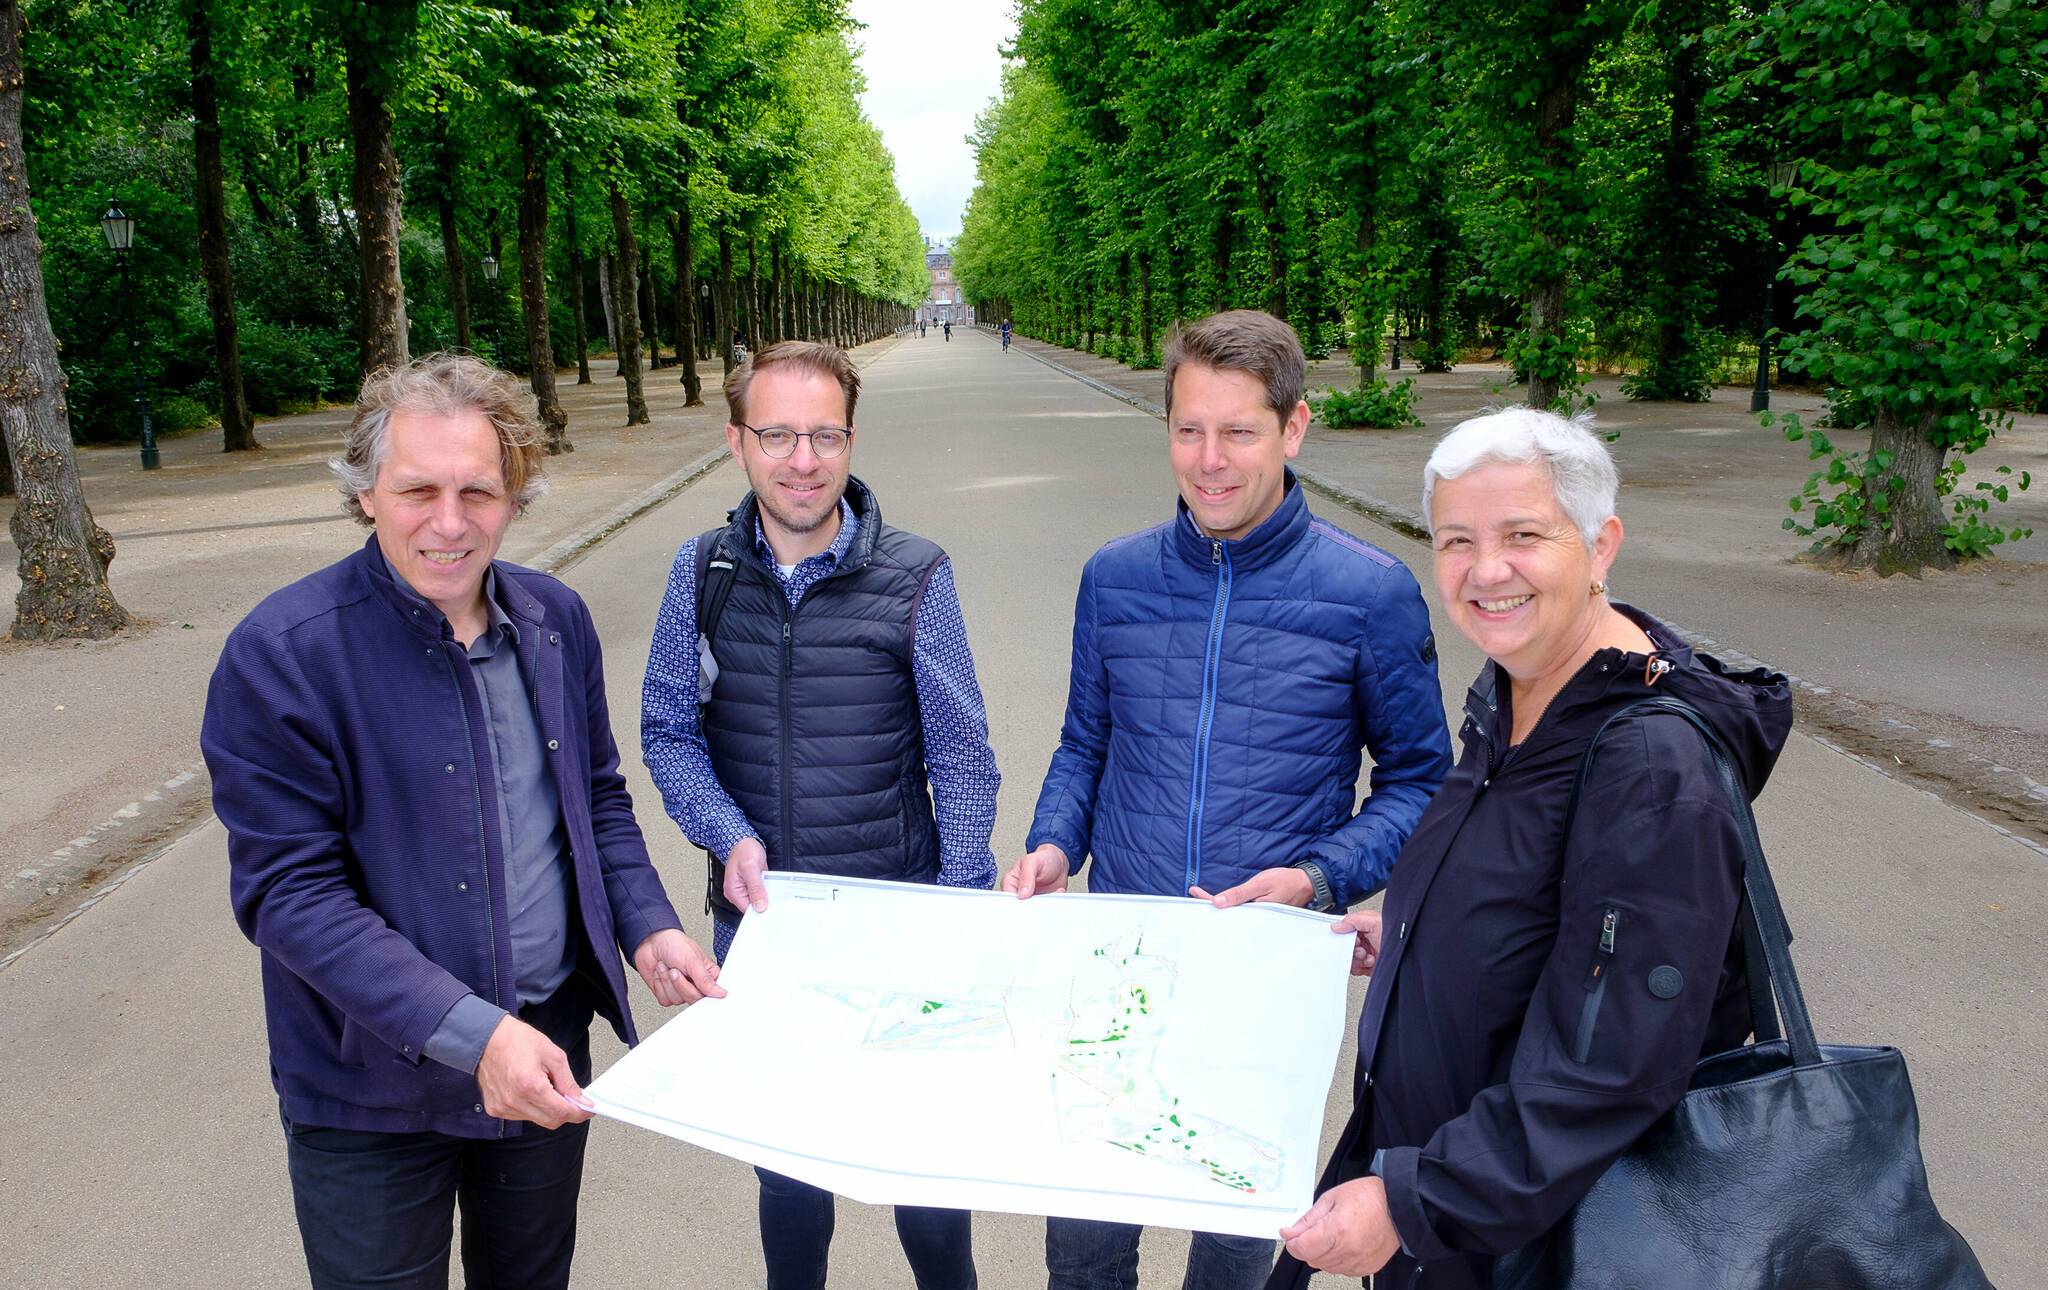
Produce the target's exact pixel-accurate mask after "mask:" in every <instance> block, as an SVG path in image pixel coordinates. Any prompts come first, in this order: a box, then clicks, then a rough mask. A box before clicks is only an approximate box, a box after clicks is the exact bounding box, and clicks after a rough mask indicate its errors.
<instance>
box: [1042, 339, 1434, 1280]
mask: <svg viewBox="0 0 2048 1290" xmlns="http://www.w3.org/2000/svg"><path fill="white" fill-rule="evenodd" d="M1165 369H1166V408H1167V430H1168V441H1169V443H1170V445H1171V446H1170V450H1169V451H1170V456H1171V460H1172V466H1173V473H1174V477H1175V479H1176V480H1177V482H1178V483H1179V486H1180V503H1179V505H1178V507H1177V508H1176V509H1177V513H1176V514H1175V515H1174V517H1173V518H1172V519H1171V520H1169V521H1167V522H1166V523H1164V524H1161V525H1158V526H1157V527H1154V528H1150V529H1146V530H1145V531H1143V532H1141V533H1134V534H1130V535H1128V536H1126V537H1121V538H1118V539H1116V540H1115V541H1113V542H1111V543H1109V545H1107V546H1105V547H1103V548H1102V549H1101V550H1100V551H1098V552H1096V553H1095V555H1094V556H1093V557H1092V558H1091V559H1090V560H1089V561H1088V564H1087V566H1086V568H1084V569H1083V570H1082V572H1081V590H1080V595H1079V596H1078V598H1077V599H1076V601H1075V605H1074V657H1073V673H1072V678H1071V681H1070V684H1069V689H1068V693H1067V714H1066V721H1065V723H1064V725H1063V726H1062V727H1061V730H1060V744H1059V749H1058V751H1056V752H1055V753H1054V754H1053V758H1052V766H1051V768H1050V769H1048V770H1047V772H1046V776H1045V785H1044V787H1043V788H1042V789H1041V790H1040V791H1039V795H1038V808H1037V811H1036V813H1035V815H1034V817H1033V820H1032V825H1031V831H1030V834H1029V835H1028V838H1027V840H1026V844H1025V845H1026V847H1027V848H1028V852H1027V854H1026V855H1025V856H1024V857H1023V858H1022V859H1020V860H1019V861H1018V862H1017V864H1016V865H1015V866H1014V867H1013V868H1012V869H1011V871H1010V873H1009V874H1008V875H1007V876H1006V878H1005V879H1004V884H1003V885H1004V889H1005V890H1007V891H1010V892H1012V893H1014V894H1015V895H1017V896H1018V897H1019V898H1023V897H1029V896H1032V895H1037V894H1041V893H1046V892H1057V891H1064V890H1066V887H1067V883H1068V880H1069V879H1070V878H1072V877H1073V876H1074V875H1075V874H1077V873H1079V872H1080V869H1081V865H1082V864H1083V862H1084V861H1086V860H1088V858H1089V857H1091V856H1092V857H1093V858H1094V862H1095V863H1094V867H1093V868H1092V869H1091V870H1090V871H1089V875H1088V889H1089V890H1090V891H1097V892H1141V893H1146V894H1152V895H1165V894H1171V895H1182V894H1190V895H1194V896H1197V897H1200V898H1202V899H1207V900H1213V901H1214V902H1215V903H1216V904H1218V905H1236V904H1242V903H1244V902H1247V901H1256V900H1271V901H1285V902H1287V903H1289V904H1293V905H1301V906H1306V907H1308V908H1312V909H1326V910H1327V909H1338V908H1342V907H1343V906H1345V905H1348V904H1350V903H1351V902H1354V901H1357V900H1362V899H1364V898H1365V897H1367V896H1370V895H1371V894H1373V893H1374V892H1376V891H1378V890H1379V889H1380V888H1381V887H1383V886H1384V885H1386V881H1387V874H1388V872H1389V871H1390V870H1391V869H1392V868H1393V864H1394V857H1395V856H1396V855H1397V854H1398V853H1399V852H1400V850H1401V845H1402V843H1403V842H1405V841H1406V840H1407V838H1408V834H1409V831H1410V830H1412V829H1413V828H1414V827H1415V823H1416V821H1417V819H1419V818H1420V817H1421V815H1422V808H1423V806H1424V805H1425V804H1427V802H1428V801H1429V799H1430V796H1431V795H1432V794H1433V793H1435V791H1436V789H1437V786H1438V785H1439V784H1440V783H1442V782H1443V778H1444V775H1445V773H1446V772H1447V771H1448V770H1449V768H1450V764H1451V757H1450V740H1449V738H1448V731H1447V729H1446V726H1445V723H1444V714H1443V698H1442V690H1441V689H1440V687H1439V685H1438V683H1437V673H1436V643H1435V641H1434V639H1433V638H1432V637H1431V635H1430V630H1429V611H1428V609H1427V608H1426V607H1425V606H1424V604H1423V601H1422V593H1421V590H1420V588H1418V587H1417V585H1416V582H1415V579H1414V577H1413V576H1412V575H1411V574H1410V573H1409V572H1408V570H1407V568H1406V567H1405V566H1404V565H1402V564H1401V562H1400V561H1398V560H1396V559H1394V558H1393V557H1392V556H1390V555H1388V554H1387V553H1386V552H1384V551H1381V550H1379V549H1378V548H1377V547H1374V546H1371V545H1370V544H1368V543H1365V542H1361V541H1359V540H1358V539H1357V538H1355V537H1352V536H1351V535H1350V534H1348V533H1346V532H1344V531H1343V530H1341V529H1339V528H1337V527H1335V526H1334V525H1332V524H1329V523H1327V522H1326V521H1324V520H1320V519H1317V518H1315V517H1314V516H1312V515H1310V514H1309V511H1308V505H1307V503H1306V501H1305V500H1304V499H1303V497H1302V493H1301V488H1300V485H1299V484H1298V483H1297V482H1296V480H1295V477H1294V474H1293V472H1292V471H1291V470H1289V469H1288V468H1287V462H1288V461H1289V460H1291V459H1292V458H1293V457H1294V456H1295V455H1296V454H1297V453H1299V452H1300V451H1301V441H1302V436H1303V435H1304V434H1305V433H1306V432H1307V429H1308V421H1309V409H1308V404H1307V403H1306V402H1304V401H1303V398H1302V395H1303V389H1304V386H1305V384H1306V382H1307V363H1306V361H1305V360H1304V358H1303V356H1302V351H1301V342H1300V340H1299V339H1298V338H1297V337H1296V336H1295V334H1294V329H1293V328H1291V327H1289V326H1288V325H1287V324H1286V323H1285V322H1283V321H1281V320H1280V319H1278V318H1275V317H1273V316H1272V315H1270V314H1266V313H1260V312H1254V311H1250V310H1236V311H1232V312H1229V313H1221V314H1215V315H1212V316H1211V317H1208V318H1205V319H1203V320H1201V321H1200V322H1197V323H1195V324H1193V325H1191V326H1189V327H1186V328H1184V329H1183V330H1181V331H1180V332H1179V333H1178V334H1177V335H1175V336H1174V337H1173V339H1172V340H1171V341H1170V342H1169V344H1168V346H1167V350H1166V362H1165ZM1361 748H1363V749H1364V750H1365V751H1366V752H1367V753H1368V754H1370V756H1371V758H1372V791H1371V793H1370V794H1369V795H1368V796H1367V797H1366V799H1365V802H1364V804H1363V805H1362V806H1361V805H1359V804H1358V803H1357V791H1358V774H1359V750H1360V749H1361ZM1212 892H1213V893H1214V894H1213V895H1212V894H1211V893H1212ZM1141 1231H1142V1229H1141V1228H1139V1227H1138V1226H1136V1225H1132V1224H1121V1223H1099V1222H1092V1221H1086V1220H1081V1219H1066V1218H1053V1219H1049V1220H1047V1223H1046V1238H1045V1243H1046V1267H1047V1271H1048V1273H1049V1285H1050V1287H1051V1290H1096V1288H1098V1287H1103V1288H1107V1287H1118V1288H1124V1287H1135V1286H1136V1285H1137V1264H1138V1239H1139V1236H1140V1234H1141ZM1273 1252H1274V1242H1272V1241H1270V1240H1264V1239H1259V1238H1249V1237H1240V1236H1226V1235H1221V1234H1217V1233H1211V1232H1197V1233H1195V1235H1194V1238H1193V1242H1192V1244H1191V1246H1190V1248H1189V1252H1188V1271H1187V1278H1186V1281H1185V1283H1184V1284H1185V1286H1186V1288H1187V1290H1198V1288H1199V1290H1233V1288H1235V1287H1239V1286H1259V1285H1263V1284H1264V1282H1265V1279H1266V1274H1267V1271H1268V1269H1269V1268H1270V1266H1271V1263H1272V1259H1273Z"/></svg>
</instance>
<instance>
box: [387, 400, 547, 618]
mask: <svg viewBox="0 0 2048 1290" xmlns="http://www.w3.org/2000/svg"><path fill="white" fill-rule="evenodd" d="M357 500H358V501H359V502H361V503H362V507H363V513H364V514H365V515H367V516H369V518H370V521H371V522H372V523H373V524H375V525H376V526H377V548H378V549H379V550H381V551H382V552H383V553H384V559H385V561H386V562H387V563H389V564H390V566H391V569H392V572H394V573H396V574H397V575H398V576H399V577H401V578H403V579H405V582H406V585H407V586H409V587H411V588H412V589H413V590H414V591H416V592H418V593H419V594H420V595H421V596H423V597H425V598H426V599H427V600H429V601H431V602H432V603H433V605H434V607H435V608H437V609H439V610H440V611H441V612H442V613H443V614H445V615H447V617H448V619H449V621H450V622H459V621H462V620H465V619H467V618H469V617H472V616H474V614H475V613H476V612H477V611H478V610H479V609H481V607H482V605H483V585H484V574H485V573H486V572H487V571H488V570H489V569H490V565H491V559H492V557H494V556H496V555H497V554H498V544H499V543H501V542H503V541H504V540H505V529H506V527H507V526H508V525H510V524H511V523H512V516H513V513H514V511H515V509H516V508H515V507H514V505H513V501H512V496H511V493H510V491H509V490H508V489H507V488H506V487H505V466H504V459H503V455H502V451H501V449H500V447H499V444H498V432H497V430H496V429H494V428H493V427H492V425H491V423H490V420H489V418H487V417H485V416H484V414H483V413H481V412H478V411H476V410H474V409H469V410H466V411H463V412H459V413H453V414H442V413H431V412H427V413H422V412H405V411H399V412H393V413H392V414H391V419H390V422H389V423H388V424H387V425H386V426H385V433H384V460H383V462H382V463H381V464H380V465H379V466H378V467H377V482H376V483H375V484H374V485H373V486H372V487H371V488H370V490H369V491H368V492H366V493H359V494H357Z"/></svg>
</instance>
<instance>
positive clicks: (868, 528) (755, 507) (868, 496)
mask: <svg viewBox="0 0 2048 1290" xmlns="http://www.w3.org/2000/svg"><path fill="white" fill-rule="evenodd" d="M843 500H844V502H845V504H846V505H847V506H850V507H852V508H853V514H854V518H855V519H857V520H858V521H859V522H860V530H859V531H858V532H857V533H855V534H854V536H853V545H852V546H850V547H848V548H847V551H846V554H845V556H844V557H842V558H841V559H840V561H839V567H838V568H837V569H835V570H833V572H834V573H846V572H849V571H851V570H854V569H858V568H860V567H861V566H862V565H864V564H866V563H867V562H868V559H869V557H871V556H872V555H874V553H875V538H876V535H877V534H879V533H880V532H881V528H882V507H881V504H880V503H878V502H876V501H875V493H874V490H873V489H871V488H869V487H868V486H867V485H866V484H864V483H862V482H861V479H860V477H859V476H858V475H848V476H847V477H846V492H845V494H844V496H843ZM725 518H726V539H725V544H724V545H725V547H726V550H727V553H728V554H737V553H740V552H750V551H752V550H753V549H754V534H755V532H756V530H757V529H758V527H759V525H760V522H761V503H760V499H758V498H756V497H755V496H754V494H753V491H752V490H751V489H749V490H748V492H747V495H746V496H745V497H742V498H741V499H740V504H739V505H738V506H735V507H733V508H732V509H731V510H730V511H728V512H726V516H725Z"/></svg>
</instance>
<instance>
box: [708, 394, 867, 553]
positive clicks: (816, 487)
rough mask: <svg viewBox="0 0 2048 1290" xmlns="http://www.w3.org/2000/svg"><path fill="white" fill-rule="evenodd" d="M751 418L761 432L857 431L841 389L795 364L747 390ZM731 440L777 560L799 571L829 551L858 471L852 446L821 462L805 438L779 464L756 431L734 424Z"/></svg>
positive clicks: (728, 440)
mask: <svg viewBox="0 0 2048 1290" xmlns="http://www.w3.org/2000/svg"><path fill="white" fill-rule="evenodd" d="M746 417H747V424H749V425H751V426H753V427H755V429H759V430H766V429H769V428H770V427H776V426H779V427H781V428H783V429H786V430H796V431H800V432H808V431H815V430H823V429H826V428H828V427H833V428H838V429H845V430H851V429H852V428H853V427H852V425H851V424H849V422H848V421H847V416H846V392H845V391H844V390H843V389H841V388H840V386H839V382H837V381H835V380H833V379H832V378H831V377H829V376H826V375H825V374H824V373H822V372H815V371H810V370H808V369H806V368H803V367H799V366H796V365H794V364H786V365H779V366H775V367H771V368H769V369H767V370H766V371H763V372H758V373H756V374H755V376H754V378H753V380H752V381H751V382H750V383H749V384H748V386H747V403H746ZM725 440H726V443H727V445H728V446H730V447H731V448H732V455H733V456H734V457H735V458H737V459H738V460H739V463H740V465H741V466H743V467H745V469H746V472H747V483H748V484H750V485H752V487H753V489H754V497H755V499H756V500H757V501H758V502H759V503H760V506H761V530H762V532H763V533H764V534H766V536H767V538H768V545H769V546H770V547H771V548H772V549H773V550H774V551H775V556H776V558H777V559H778V560H782V561H783V562H785V563H788V564H794V563H796V561H797V560H799V559H802V558H804V557H806V556H813V555H817V554H818V553H819V552H821V551H824V550H825V549H827V548H828V547H830V546H831V545H832V539H833V537H834V536H836V535H837V534H838V532H839V526H838V524H837V523H836V520H837V517H838V514H839V498H840V495H841V494H843V493H844V492H845V491H846V476H847V473H848V472H849V471H850V470H851V469H852V468H853V446H852V444H850V443H849V444H848V445H847V448H846V451H844V452H842V453H840V454H839V455H838V456H837V457H829V458H821V457H819V456H818V454H817V453H816V452H815V451H814V450H813V449H812V447H811V445H812V443H813V442H815V441H814V440H812V439H809V438H803V439H799V440H797V444H796V450H795V451H794V452H792V453H790V455H789V456H787V457H782V458H775V457H770V456H769V455H768V454H767V453H765V452H763V451H761V441H760V439H759V438H757V437H756V436H755V435H754V433H753V432H752V431H749V430H746V429H743V428H741V427H739V426H736V425H731V424H728V425H727V426H726V427H725Z"/></svg>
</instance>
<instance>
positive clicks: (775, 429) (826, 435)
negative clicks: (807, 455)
mask: <svg viewBox="0 0 2048 1290" xmlns="http://www.w3.org/2000/svg"><path fill="white" fill-rule="evenodd" d="M740 429H742V430H752V431H753V432H754V439H755V441H756V442H758V443H759V444H760V445H761V451H762V452H765V453H767V454H768V455H769V456H771V457H777V458H780V457H787V456H789V455H790V454H791V453H793V452H795V451H796V441H797V440H799V439H808V440H810V441H811V452H812V453H813V454H814V455H816V456H817V458H818V459H819V460H820V461H826V460H830V459H831V458H833V457H837V456H839V455H840V454H841V453H843V452H845V451H846V447H847V445H848V444H850V443H852V442H853V431H852V430H850V429H847V428H845V427H842V426H819V427H818V428H817V429H816V430H792V429H790V428H789V427H788V426H761V427H755V426H750V425H748V424H747V423H746V422H744V421H742V422H740Z"/></svg>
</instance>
